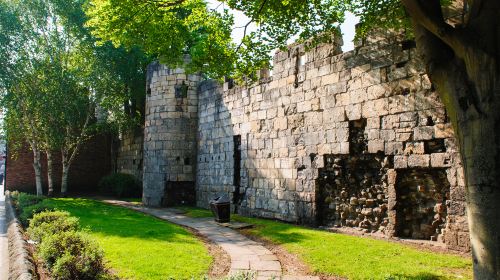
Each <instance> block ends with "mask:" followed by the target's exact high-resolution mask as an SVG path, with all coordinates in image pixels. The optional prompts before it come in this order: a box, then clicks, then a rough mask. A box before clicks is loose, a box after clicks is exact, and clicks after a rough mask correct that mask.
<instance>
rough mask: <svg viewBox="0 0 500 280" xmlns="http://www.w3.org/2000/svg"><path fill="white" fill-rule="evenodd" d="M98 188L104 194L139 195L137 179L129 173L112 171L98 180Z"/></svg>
mask: <svg viewBox="0 0 500 280" xmlns="http://www.w3.org/2000/svg"><path fill="white" fill-rule="evenodd" d="M99 189H100V190H101V192H103V193H106V194H113V195H116V196H118V197H140V196H141V192H142V190H141V186H140V184H139V182H138V181H137V179H136V178H135V177H134V176H133V175H130V174H124V173H114V174H111V175H108V176H106V177H104V178H102V179H101V180H100V181H99Z"/></svg>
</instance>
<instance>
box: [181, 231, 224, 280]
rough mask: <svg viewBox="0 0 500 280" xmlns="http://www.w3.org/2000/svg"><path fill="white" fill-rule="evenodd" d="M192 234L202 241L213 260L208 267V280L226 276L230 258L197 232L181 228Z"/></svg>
mask: <svg viewBox="0 0 500 280" xmlns="http://www.w3.org/2000/svg"><path fill="white" fill-rule="evenodd" d="M183 228H185V229H186V230H188V231H189V232H191V233H192V234H194V235H195V236H196V237H197V238H199V239H200V240H202V241H203V243H204V244H205V246H206V247H207V249H208V253H209V254H210V256H212V257H213V258H214V261H213V262H212V265H211V266H210V270H209V272H208V276H209V279H220V278H222V277H224V276H226V275H228V273H229V270H230V268H231V258H230V257H229V255H228V254H227V253H226V251H224V249H222V248H221V247H220V246H219V245H217V244H215V243H214V242H212V241H210V240H208V239H207V238H206V237H205V236H203V235H201V234H200V233H199V232H198V231H196V230H194V229H192V228H188V227H183Z"/></svg>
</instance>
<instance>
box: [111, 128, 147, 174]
mask: <svg viewBox="0 0 500 280" xmlns="http://www.w3.org/2000/svg"><path fill="white" fill-rule="evenodd" d="M143 146H144V130H143V129H142V128H140V127H138V128H136V129H133V130H130V131H127V132H125V133H123V134H122V135H121V136H120V139H119V145H118V150H117V153H116V172H120V173H126V174H131V175H134V177H135V178H137V180H139V181H141V182H142V169H143V155H142V149H143Z"/></svg>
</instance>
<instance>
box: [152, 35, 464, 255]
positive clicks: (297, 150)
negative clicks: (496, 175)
mask: <svg viewBox="0 0 500 280" xmlns="http://www.w3.org/2000/svg"><path fill="white" fill-rule="evenodd" d="M150 70H151V71H150V75H151V80H150V84H149V85H150V89H151V91H150V94H149V95H148V97H147V108H146V114H147V116H146V124H145V141H144V202H146V203H148V204H150V205H159V204H160V203H161V202H162V200H163V202H164V203H165V200H168V197H169V194H168V188H169V186H174V187H173V189H174V190H181V193H189V188H190V185H191V184H194V183H195V184H196V203H197V204H198V205H199V206H202V207H207V206H208V202H209V200H210V199H211V198H212V197H214V196H216V195H219V194H223V193H225V194H228V195H230V196H231V198H232V199H233V202H234V205H235V208H236V209H235V210H236V211H238V212H239V213H242V214H246V215H253V216H259V217H266V218H275V219H281V220H285V221H290V222H298V223H308V224H316V225H324V226H344V227H359V228H362V229H364V230H365V231H371V232H382V233H384V234H386V235H388V236H400V237H407V238H415V239H428V240H429V239H431V240H439V241H440V242H444V243H446V245H447V246H448V248H451V249H456V250H463V251H466V250H469V245H468V244H469V241H468V228H467V223H466V215H465V187H464V178H463V171H462V168H461V163H460V157H459V154H458V149H457V147H456V143H455V140H454V136H453V131H452V128H451V126H450V123H449V122H448V120H447V116H446V111H445V109H444V107H443V105H442V103H441V102H440V100H439V96H438V95H437V93H436V92H434V91H433V90H432V85H431V83H430V81H429V80H428V78H427V76H426V75H425V74H424V70H423V69H422V67H421V63H420V61H419V60H418V58H417V57H416V52H415V44H414V42H412V41H408V40H405V39H404V38H403V37H401V38H396V37H391V38H386V39H381V40H378V41H373V40H372V41H371V42H369V43H368V44H366V45H363V46H358V47H357V48H356V50H354V51H351V52H346V53H341V51H340V44H339V43H333V44H329V45H322V46H319V47H316V48H314V49H311V50H309V51H307V52H306V51H305V50H304V47H303V46H302V45H294V46H291V47H290V48H289V49H288V50H286V51H280V52H278V53H276V55H275V57H274V69H273V73H272V75H267V74H266V73H264V71H263V73H262V74H263V75H262V77H263V78H262V79H261V80H260V82H259V83H257V84H254V85H252V86H248V87H239V86H237V87H234V88H230V85H229V83H225V84H224V85H219V84H217V83H216V82H214V81H201V78H200V76H199V75H186V74H185V73H184V71H182V70H181V69H175V70H169V69H167V68H165V67H163V66H160V65H153V66H152V68H151V69H150ZM185 86H187V94H184V95H182V93H181V90H182V89H181V88H184V90H186V87H185ZM170 189H172V187H171V188H170ZM186 190H187V191H186ZM173 193H175V192H173ZM173 193H172V194H170V196H175V195H177V196H179V194H173ZM186 196H189V195H187V194H183V195H180V197H186Z"/></svg>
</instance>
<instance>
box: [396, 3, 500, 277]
mask: <svg viewBox="0 0 500 280" xmlns="http://www.w3.org/2000/svg"><path fill="white" fill-rule="evenodd" d="M402 2H403V4H404V5H405V7H406V10H407V12H408V14H409V15H410V17H411V18H412V21H413V27H414V32H415V39H416V42H417V49H418V51H419V53H420V55H421V57H422V58H423V60H424V63H425V66H426V71H427V74H428V75H429V78H430V79H431V81H432V83H433V86H434V88H435V89H436V90H437V91H438V93H439V94H440V96H441V99H442V101H443V103H444V105H445V107H446V110H447V113H448V116H449V117H450V120H451V122H452V124H453V126H454V129H455V134H456V137H457V140H458V142H459V146H460V151H461V158H462V164H463V167H464V171H465V180H466V184H467V215H468V222H469V229H470V239H471V248H472V258H473V267H474V279H481V280H482V279H500V69H499V68H500V63H499V62H500V20H499V18H498V17H499V16H500V1H497V0H474V1H468V2H469V4H470V6H469V10H468V13H467V17H466V21H465V22H464V23H463V25H460V26H454V27H452V26H451V25H448V24H447V23H446V21H445V20H444V17H443V14H442V11H441V5H440V3H439V0H402Z"/></svg>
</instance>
